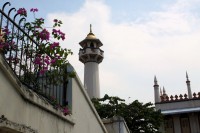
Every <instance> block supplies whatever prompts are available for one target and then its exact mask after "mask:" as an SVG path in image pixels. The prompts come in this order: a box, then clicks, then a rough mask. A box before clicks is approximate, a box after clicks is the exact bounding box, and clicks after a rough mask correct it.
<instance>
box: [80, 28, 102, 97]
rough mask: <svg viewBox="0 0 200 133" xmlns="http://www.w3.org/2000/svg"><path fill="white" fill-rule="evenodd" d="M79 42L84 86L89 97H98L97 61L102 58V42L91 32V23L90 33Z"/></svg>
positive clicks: (100, 60)
mask: <svg viewBox="0 0 200 133" xmlns="http://www.w3.org/2000/svg"><path fill="white" fill-rule="evenodd" d="M79 44H80V46H81V47H82V49H80V50H79V60H80V61H81V62H82V63H84V86H85V88H86V89H87V92H88V94H89V96H90V98H100V85H99V63H101V62H102V60H103V58H104V51H103V50H101V49H100V47H101V46H102V45H103V44H102V43H101V41H100V40H99V39H98V38H96V36H95V35H94V34H93V33H92V25H91V24H90V33H89V34H88V35H87V36H86V38H85V39H84V40H83V41H81V42H80V43H79Z"/></svg>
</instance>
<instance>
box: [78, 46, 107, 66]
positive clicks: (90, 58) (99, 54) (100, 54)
mask: <svg viewBox="0 0 200 133" xmlns="http://www.w3.org/2000/svg"><path fill="white" fill-rule="evenodd" d="M103 58H104V51H103V50H101V49H99V48H84V49H80V50H79V60H80V61H81V62H82V63H86V62H97V63H100V62H102V60H103Z"/></svg>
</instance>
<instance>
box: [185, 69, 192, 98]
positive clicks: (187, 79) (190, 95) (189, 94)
mask: <svg viewBox="0 0 200 133" xmlns="http://www.w3.org/2000/svg"><path fill="white" fill-rule="evenodd" d="M186 84H187V90H188V97H189V99H192V91H191V86H190V80H189V76H188V73H187V71H186Z"/></svg>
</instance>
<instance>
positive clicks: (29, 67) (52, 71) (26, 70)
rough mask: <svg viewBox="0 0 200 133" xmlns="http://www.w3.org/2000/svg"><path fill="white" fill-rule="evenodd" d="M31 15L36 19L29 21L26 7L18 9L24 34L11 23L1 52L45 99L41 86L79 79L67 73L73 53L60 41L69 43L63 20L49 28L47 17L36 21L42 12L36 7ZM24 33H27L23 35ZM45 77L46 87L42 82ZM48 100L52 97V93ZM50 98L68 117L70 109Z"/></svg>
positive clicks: (1, 36)
mask: <svg viewBox="0 0 200 133" xmlns="http://www.w3.org/2000/svg"><path fill="white" fill-rule="evenodd" d="M30 12H32V13H33V15H34V20H33V22H26V19H25V18H26V17H27V10H26V9H25V8H19V9H18V10H17V13H16V15H15V17H16V16H18V15H19V16H21V19H20V21H19V24H18V26H19V27H20V28H21V31H20V30H19V29H18V30H15V28H14V26H10V25H9V23H7V25H6V26H4V27H2V28H1V29H0V52H1V51H3V53H4V55H5V59H6V60H7V62H9V63H10V64H11V65H10V66H11V67H13V70H16V71H18V72H19V74H18V77H19V79H20V80H21V81H23V83H25V84H26V85H27V84H28V85H29V86H31V87H32V88H34V89H35V91H37V92H38V93H39V94H41V95H43V96H44V95H45V94H43V91H42V90H41V86H44V87H45V89H48V88H50V87H51V86H58V85H59V84H65V83H67V82H68V81H67V80H68V77H74V76H75V73H74V72H71V73H68V72H67V70H66V69H67V65H69V62H68V60H67V57H68V55H72V54H73V53H72V51H71V50H70V49H66V48H64V49H63V48H62V47H61V46H60V41H61V40H62V41H64V40H65V33H63V32H62V31H61V30H60V29H59V28H60V27H61V25H62V21H61V20H57V19H54V20H53V26H52V27H48V29H47V28H45V23H44V22H45V21H44V19H43V18H35V13H36V12H38V9H37V8H32V9H30ZM22 20H24V24H23V25H21V22H22ZM49 29H50V30H49ZM22 31H24V32H25V33H26V34H25V33H23V34H20V33H21V32H22ZM16 66H17V69H16ZM16 71H15V72H16ZM16 75H17V74H16ZM44 78H45V83H46V84H44V82H43V81H41V80H44ZM56 95H57V94H56ZM45 97H50V92H49V94H48V96H47V95H45ZM51 97H54V96H51ZM48 99H49V100H51V101H50V102H51V103H52V104H53V105H55V106H57V108H59V109H61V110H62V111H63V113H64V114H65V115H67V114H69V112H70V111H69V110H68V108H67V106H64V107H61V106H60V105H58V102H57V101H56V98H54V99H52V98H48Z"/></svg>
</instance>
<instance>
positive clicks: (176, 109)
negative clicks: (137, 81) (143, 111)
mask: <svg viewBox="0 0 200 133" xmlns="http://www.w3.org/2000/svg"><path fill="white" fill-rule="evenodd" d="M186 85H187V94H179V95H175V96H173V95H169V94H167V93H166V90H165V88H163V89H161V88H159V85H158V81H157V78H156V77H155V78H154V86H153V87H154V98H155V107H156V109H157V110H159V109H160V110H161V113H162V114H163V115H164V123H163V124H162V126H161V127H160V131H161V132H162V133H200V92H198V93H192V89H191V85H190V80H189V76H188V74H187V72H186Z"/></svg>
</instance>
